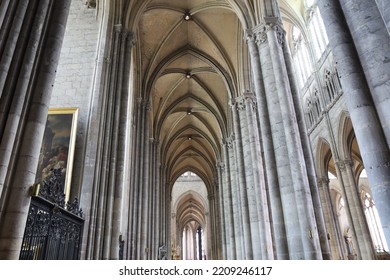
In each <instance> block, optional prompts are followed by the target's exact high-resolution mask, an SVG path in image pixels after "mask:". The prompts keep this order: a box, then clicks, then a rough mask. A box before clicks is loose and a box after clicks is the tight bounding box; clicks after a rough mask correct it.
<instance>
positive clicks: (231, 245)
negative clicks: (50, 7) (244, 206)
mask: <svg viewBox="0 0 390 280" xmlns="http://www.w3.org/2000/svg"><path fill="white" fill-rule="evenodd" d="M223 152H224V154H223V155H224V169H223V172H222V178H223V185H222V186H223V194H224V199H223V202H222V203H223V208H224V215H225V230H226V259H228V260H234V259H236V241H235V231H234V218H233V197H232V181H231V179H230V178H231V174H230V168H229V166H230V158H229V147H228V145H227V140H226V139H225V140H224V144H223Z"/></svg>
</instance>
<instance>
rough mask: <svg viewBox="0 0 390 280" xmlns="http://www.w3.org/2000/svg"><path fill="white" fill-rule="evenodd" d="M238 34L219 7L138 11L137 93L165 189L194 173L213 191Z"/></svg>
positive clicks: (201, 4)
mask: <svg viewBox="0 0 390 280" xmlns="http://www.w3.org/2000/svg"><path fill="white" fill-rule="evenodd" d="M221 30H228V32H221ZM241 30H242V28H241V27H240V22H239V20H238V18H237V16H236V14H235V13H234V12H233V11H232V10H231V8H230V6H229V5H228V4H227V2H224V1H201V0H198V1H161V0H154V1H149V2H148V4H147V6H146V7H145V8H144V12H143V14H142V16H141V17H140V20H139V26H138V30H137V34H138V45H139V50H140V53H139V60H138V63H139V69H140V70H139V71H140V77H141V78H140V81H141V85H140V88H141V92H142V94H143V98H144V99H146V100H149V102H150V134H149V135H150V137H151V138H153V139H156V140H158V141H159V143H160V146H159V149H160V151H159V152H160V155H161V164H162V165H164V166H166V170H167V179H168V181H169V182H172V183H173V182H174V181H175V179H176V178H177V177H178V176H179V175H180V174H181V173H183V171H185V170H193V171H194V172H196V173H197V174H198V175H199V176H200V177H201V178H202V179H203V180H204V182H205V183H206V185H207V186H208V187H210V186H211V185H212V182H213V178H215V176H216V165H217V162H218V161H219V160H220V158H221V142H222V139H223V138H225V137H226V136H227V135H228V131H229V121H228V120H229V113H228V111H229V109H230V108H229V101H230V99H231V97H232V96H234V95H236V92H237V77H238V72H239V70H238V69H239V64H240V60H239V55H238V53H239V52H238V47H237V46H238V44H237V42H241V38H242V35H241V34H242V31H241ZM209 191H210V190H209Z"/></svg>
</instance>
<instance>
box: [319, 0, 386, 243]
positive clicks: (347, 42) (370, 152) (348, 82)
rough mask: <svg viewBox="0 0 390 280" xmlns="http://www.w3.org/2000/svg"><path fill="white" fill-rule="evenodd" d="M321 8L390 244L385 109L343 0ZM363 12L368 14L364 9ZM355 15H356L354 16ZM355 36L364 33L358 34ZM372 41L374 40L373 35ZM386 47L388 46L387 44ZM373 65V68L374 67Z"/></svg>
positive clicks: (329, 1) (326, 2) (333, 0)
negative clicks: (373, 88)
mask: <svg viewBox="0 0 390 280" xmlns="http://www.w3.org/2000/svg"><path fill="white" fill-rule="evenodd" d="M359 3H360V1H359ZM319 8H320V11H321V14H322V16H323V18H324V21H325V28H326V31H327V34H328V38H329V44H330V47H331V49H332V52H333V55H334V58H335V60H336V64H337V70H338V73H339V75H340V82H341V85H342V88H343V91H344V96H345V101H346V105H347V107H348V111H349V113H350V116H351V120H352V124H353V127H354V131H355V135H356V139H357V142H358V144H359V148H360V152H361V156H362V159H363V163H364V167H365V169H366V171H367V174H368V181H369V183H370V187H371V191H372V194H373V198H374V200H375V204H376V206H377V209H378V213H379V217H380V219H381V223H382V226H383V231H384V235H385V238H386V241H387V243H390V215H389V214H388V213H390V172H389V166H390V152H389V144H388V142H387V141H386V137H385V134H384V132H383V130H382V126H381V120H380V119H379V117H378V113H377V110H383V108H376V106H375V104H374V102H373V97H372V96H371V94H370V89H369V86H368V84H367V82H366V76H365V75H364V73H363V70H362V65H360V63H359V61H360V58H359V55H358V52H357V50H356V49H355V45H356V44H354V41H353V38H352V36H351V34H350V31H349V29H348V26H347V23H346V20H345V17H344V14H343V12H342V8H341V6H340V3H339V1H336V0H323V1H319ZM360 12H363V13H365V12H364V11H359V13H360ZM355 16H356V15H352V17H355ZM363 22H365V21H363ZM354 36H361V35H359V34H356V35H354ZM387 38H388V37H387ZM369 40H370V41H371V38H370V39H369ZM381 40H382V39H380V41H381ZM363 44H366V43H363ZM383 46H384V47H385V45H383ZM361 48H363V46H362V47H361ZM364 48H365V47H364ZM385 50H386V49H385ZM374 53H375V52H374ZM367 55H368V54H367ZM375 65H376V63H375ZM378 67H379V66H378ZM383 67H388V66H383ZM369 68H370V69H371V67H369ZM380 69H382V67H380ZM380 71H382V70H380ZM375 80H376V79H375ZM371 81H373V80H371ZM378 86H379V87H378V89H379V88H383V87H382V86H380V85H378ZM373 95H375V94H373ZM383 96H388V94H387V93H384V95H383ZM386 102H388V101H385V100H383V103H381V104H385V103H386Z"/></svg>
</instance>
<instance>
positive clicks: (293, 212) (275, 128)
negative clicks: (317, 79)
mask: <svg viewBox="0 0 390 280" xmlns="http://www.w3.org/2000/svg"><path fill="white" fill-rule="evenodd" d="M265 30H266V29H265V28H263V26H262V25H260V26H256V27H255V28H254V30H253V33H254V34H255V36H256V43H257V45H258V49H259V54H260V62H261V70H262V75H263V81H264V89H265V99H266V103H267V108H272V110H271V109H270V110H268V112H269V114H268V117H269V122H270V129H271V135H272V137H271V139H270V140H272V144H271V143H270V144H269V145H270V147H273V150H272V151H269V154H273V155H274V158H275V169H276V171H277V176H278V177H277V181H274V182H273V184H274V185H275V186H274V185H270V186H269V188H270V192H271V191H272V193H270V194H271V195H272V196H270V197H271V198H273V201H272V203H271V205H272V206H273V205H274V204H273V203H274V202H276V203H278V200H279V197H278V195H279V194H280V202H281V207H277V204H276V205H275V208H272V209H273V212H272V214H276V215H279V217H280V219H281V221H283V224H284V230H285V233H284V234H283V232H279V234H280V237H279V241H280V242H281V243H279V242H277V244H283V243H287V246H288V248H284V247H283V246H281V248H280V249H281V250H282V252H284V254H282V255H281V256H282V258H283V256H285V254H286V253H287V252H288V254H289V255H288V256H285V258H286V259H287V258H289V259H300V258H304V256H303V251H302V246H303V245H302V240H301V232H300V229H299V228H298V225H297V222H296V221H298V220H299V215H298V213H297V209H296V205H297V202H296V201H295V194H294V189H293V188H292V186H291V185H292V184H291V181H292V176H291V170H290V164H291V163H290V162H289V160H288V157H286V155H288V152H287V146H286V136H285V132H284V129H283V118H282V112H281V109H280V104H279V103H280V102H279V99H278V96H277V94H275V92H276V82H275V79H274V73H273V66H272V61H271V59H270V56H271V54H270V50H269V46H268V44H267V39H266V36H267V35H266V33H265ZM263 107H265V105H263ZM259 113H261V111H260V112H259ZM261 116H264V115H261ZM263 134H264V133H263ZM270 140H268V141H270ZM270 158H271V159H272V156H271V157H270ZM271 163H272V161H271ZM266 164H267V165H268V163H267V162H266ZM270 168H272V166H269V167H268V168H267V175H268V170H269V169H270ZM276 184H277V185H276ZM284 209H288V211H285V210H284ZM282 217H283V219H282ZM279 229H280V230H282V228H281V227H279ZM283 236H285V238H286V240H283ZM276 238H277V237H276Z"/></svg>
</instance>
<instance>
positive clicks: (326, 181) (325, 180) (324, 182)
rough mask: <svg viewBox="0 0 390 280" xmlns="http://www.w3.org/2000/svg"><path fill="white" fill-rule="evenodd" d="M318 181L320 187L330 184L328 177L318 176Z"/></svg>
mask: <svg viewBox="0 0 390 280" xmlns="http://www.w3.org/2000/svg"><path fill="white" fill-rule="evenodd" d="M317 182H318V184H319V186H320V187H323V185H329V182H330V180H329V178H328V177H326V176H322V177H317Z"/></svg>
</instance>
